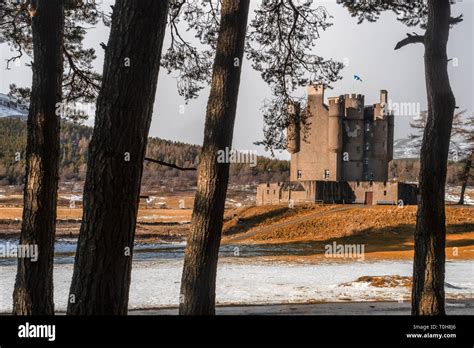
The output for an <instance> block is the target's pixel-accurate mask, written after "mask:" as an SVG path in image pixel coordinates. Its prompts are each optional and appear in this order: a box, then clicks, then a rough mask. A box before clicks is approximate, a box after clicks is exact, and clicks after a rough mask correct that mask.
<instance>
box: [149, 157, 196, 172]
mask: <svg viewBox="0 0 474 348" xmlns="http://www.w3.org/2000/svg"><path fill="white" fill-rule="evenodd" d="M145 161H148V162H152V163H157V164H159V165H161V166H165V167H170V168H175V169H178V170H182V171H196V170H197V169H196V168H183V167H179V166H177V165H176V164H171V163H167V162H163V161H160V160H156V159H153V158H148V157H145Z"/></svg>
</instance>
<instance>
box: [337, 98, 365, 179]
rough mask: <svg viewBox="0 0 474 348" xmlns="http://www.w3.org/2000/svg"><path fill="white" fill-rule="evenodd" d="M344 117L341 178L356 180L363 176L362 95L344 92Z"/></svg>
mask: <svg viewBox="0 0 474 348" xmlns="http://www.w3.org/2000/svg"><path fill="white" fill-rule="evenodd" d="M344 109H345V117H344V118H343V121H342V122H343V124H342V128H343V133H344V136H343V143H344V147H343V178H344V180H358V179H359V178H361V177H363V172H364V160H366V158H365V157H364V153H365V150H366V147H367V146H366V144H365V143H364V96H363V95H360V94H346V95H345V96H344Z"/></svg>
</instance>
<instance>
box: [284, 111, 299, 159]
mask: <svg viewBox="0 0 474 348" xmlns="http://www.w3.org/2000/svg"><path fill="white" fill-rule="evenodd" d="M288 118H289V120H288V129H287V150H288V152H289V153H291V154H294V153H297V152H299V151H300V132H301V120H300V104H299V103H291V104H290V105H288Z"/></svg>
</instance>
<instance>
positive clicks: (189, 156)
mask: <svg viewBox="0 0 474 348" xmlns="http://www.w3.org/2000/svg"><path fill="white" fill-rule="evenodd" d="M92 131H93V129H92V128H91V127H88V126H85V125H81V124H77V123H74V122H71V121H67V120H64V121H63V122H62V123H61V131H60V158H59V177H60V182H66V181H77V182H83V181H84V180H85V179H86V170H87V149H88V145H89V141H90V138H91V137H92ZM26 133H27V127H26V122H25V120H23V119H21V118H17V117H5V118H0V185H22V184H24V173H25V151H26ZM200 151H201V147H200V146H198V145H191V144H186V143H183V142H179V141H170V140H164V139H160V138H149V139H148V142H147V150H146V156H147V157H149V158H152V159H156V160H159V161H162V162H165V163H168V164H175V165H177V166H179V167H183V168H196V167H197V166H198V164H199V153H200ZM289 165H290V164H289V162H288V161H284V160H278V159H274V158H268V157H264V156H257V161H256V166H254V167H253V166H250V165H249V164H248V163H231V165H230V178H229V181H230V183H231V184H233V185H255V184H257V183H262V182H268V181H273V180H277V181H285V180H287V179H288V177H289ZM196 178H197V176H196V171H182V170H179V169H176V168H172V167H169V166H163V165H159V164H157V163H153V162H149V161H145V163H144V169H143V178H142V187H148V188H151V187H157V186H162V185H167V184H169V183H174V184H173V185H174V186H176V187H180V188H181V189H184V190H190V189H192V188H193V187H195V185H196Z"/></svg>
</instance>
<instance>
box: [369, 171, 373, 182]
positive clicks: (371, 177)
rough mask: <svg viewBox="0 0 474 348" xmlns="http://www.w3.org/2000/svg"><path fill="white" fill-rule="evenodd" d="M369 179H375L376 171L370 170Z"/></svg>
mask: <svg viewBox="0 0 474 348" xmlns="http://www.w3.org/2000/svg"><path fill="white" fill-rule="evenodd" d="M369 179H370V180H374V173H373V172H370V173H369Z"/></svg>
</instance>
